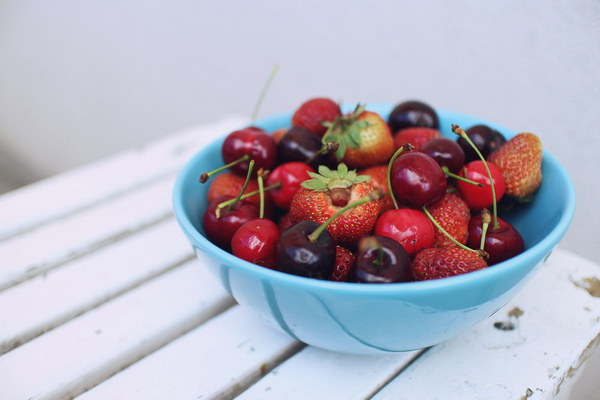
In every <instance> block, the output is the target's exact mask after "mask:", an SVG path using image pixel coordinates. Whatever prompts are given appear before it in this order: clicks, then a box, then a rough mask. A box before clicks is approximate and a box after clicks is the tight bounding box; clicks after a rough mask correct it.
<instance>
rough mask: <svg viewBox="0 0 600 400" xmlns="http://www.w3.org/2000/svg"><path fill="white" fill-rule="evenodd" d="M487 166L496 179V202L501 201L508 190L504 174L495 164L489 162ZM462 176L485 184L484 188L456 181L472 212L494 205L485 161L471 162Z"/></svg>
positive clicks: (464, 169)
mask: <svg viewBox="0 0 600 400" xmlns="http://www.w3.org/2000/svg"><path fill="white" fill-rule="evenodd" d="M487 165H488V167H489V168H490V172H491V173H492V178H494V189H495V191H496V202H498V201H500V199H501V198H502V196H503V195H504V191H505V190H506V184H505V183H504V178H503V177H502V172H500V169H498V167H496V165H495V164H494V163H491V162H489V161H487ZM460 175H461V176H463V177H465V178H467V179H470V180H472V181H475V182H478V183H483V184H484V186H483V187H480V186H476V185H472V184H470V183H467V182H463V181H460V180H457V181H456V186H457V187H458V190H459V192H460V195H461V197H462V198H463V200H464V201H465V202H466V203H467V204H468V205H469V208H470V209H471V210H481V209H483V208H488V207H491V206H492V204H493V197H492V189H491V184H490V178H489V177H488V173H487V171H486V169H485V165H484V164H483V161H480V160H475V161H471V162H470V163H468V164H467V165H465V167H464V168H463V169H462V170H461V172H460Z"/></svg>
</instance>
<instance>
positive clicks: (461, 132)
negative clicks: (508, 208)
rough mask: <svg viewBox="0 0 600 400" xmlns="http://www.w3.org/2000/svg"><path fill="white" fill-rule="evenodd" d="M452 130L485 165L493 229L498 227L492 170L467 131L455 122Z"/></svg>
mask: <svg viewBox="0 0 600 400" xmlns="http://www.w3.org/2000/svg"><path fill="white" fill-rule="evenodd" d="M452 131H453V132H454V133H456V134H457V135H458V136H460V137H461V138H463V139H465V140H466V141H467V143H469V145H470V146H471V147H472V148H473V150H475V153H477V156H478V157H479V159H480V160H481V161H482V162H483V166H484V167H485V170H486V172H487V174H488V177H489V178H490V183H491V186H492V210H493V214H494V229H498V228H499V227H500V225H498V207H497V205H496V188H495V187H494V178H492V171H490V167H489V166H488V164H487V161H486V160H485V157H483V154H481V152H480V151H479V149H478V148H477V146H475V143H473V141H472V140H471V138H470V137H469V135H467V132H465V130H464V129H463V128H461V127H460V126H458V125H455V124H452Z"/></svg>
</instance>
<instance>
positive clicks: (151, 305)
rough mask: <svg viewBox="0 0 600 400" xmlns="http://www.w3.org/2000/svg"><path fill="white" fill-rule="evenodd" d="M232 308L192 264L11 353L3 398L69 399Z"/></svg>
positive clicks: (4, 369)
mask: <svg viewBox="0 0 600 400" xmlns="http://www.w3.org/2000/svg"><path fill="white" fill-rule="evenodd" d="M232 304H233V300H232V299H231V298H230V297H229V296H228V295H227V294H226V292H225V291H224V290H223V289H222V288H221V287H220V285H218V284H217V283H216V281H215V279H214V278H213V277H212V276H211V275H210V274H209V272H208V271H207V269H205V268H201V267H200V266H199V265H198V262H196V261H195V260H194V261H193V262H189V263H187V264H185V265H183V266H181V267H179V268H177V269H175V270H173V271H170V272H168V273H166V274H164V275H161V276H160V277H158V278H157V279H155V280H152V281H150V282H148V283H146V284H144V285H142V286H139V287H138V288H136V289H134V290H132V291H129V292H127V293H126V294H124V295H122V296H120V297H118V298H116V299H114V300H112V301H110V302H108V303H105V304H104V305H102V306H100V307H98V308H96V309H94V310H92V311H90V312H88V313H86V314H84V315H82V316H80V317H78V318H75V319H73V320H71V321H70V322H68V323H66V324H64V325H61V326H60V327H58V328H56V329H54V330H52V331H50V332H47V333H46V334H44V335H42V336H39V337H38V338H36V339H34V340H32V341H30V342H28V343H27V344H25V345H23V346H20V347H18V348H16V349H14V350H12V351H10V352H8V353H6V354H4V355H3V356H2V357H0V377H2V379H0V393H1V394H2V396H1V397H2V398H6V399H32V400H33V399H70V398H72V397H74V396H76V395H78V394H80V393H82V392H84V391H85V390H87V389H89V388H90V387H93V386H95V385H97V384H98V383H100V382H102V381H104V380H106V379H107V378H108V377H110V376H112V375H113V374H115V373H117V372H118V371H120V370H122V369H123V368H125V367H127V366H129V365H131V364H132V363H134V362H135V361H137V360H139V359H140V358H142V357H144V356H145V355H147V354H149V353H152V352H153V351H155V350H156V349H158V348H160V347H162V346H163V345H165V344H166V343H169V342H171V341H172V340H173V339H175V338H176V337H179V336H180V335H182V334H184V333H185V332H188V331H189V330H190V329H192V328H194V327H196V326H198V325H199V324H200V323H202V322H203V321H205V320H207V319H209V318H211V317H212V316H213V315H215V314H217V313H220V312H222V311H223V310H224V309H226V308H227V307H229V306H231V305H232ZM188 351H189V352H190V353H189V354H190V355H192V356H193V351H192V350H190V349H188Z"/></svg>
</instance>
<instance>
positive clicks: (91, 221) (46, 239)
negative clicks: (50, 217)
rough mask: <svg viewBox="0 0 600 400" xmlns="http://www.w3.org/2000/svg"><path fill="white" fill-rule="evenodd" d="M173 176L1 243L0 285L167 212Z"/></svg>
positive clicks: (108, 240) (39, 271)
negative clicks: (0, 266) (0, 265)
mask: <svg viewBox="0 0 600 400" xmlns="http://www.w3.org/2000/svg"><path fill="white" fill-rule="evenodd" d="M173 180H174V176H172V175H171V176H169V177H167V178H163V179H161V180H160V181H158V182H156V183H154V184H152V185H149V186H147V187H143V188H139V189H137V190H135V191H131V192H127V193H125V194H124V195H122V196H119V197H117V198H115V199H113V200H112V201H110V202H103V203H99V204H97V205H96V206H94V207H91V208H88V209H85V210H83V211H81V212H77V213H73V214H71V215H69V216H67V217H64V218H62V219H60V220H57V221H54V222H53V223H50V224H46V225H43V226H41V227H40V228H38V229H35V230H32V231H29V232H27V233H26V234H22V235H18V236H15V237H14V238H12V239H10V240H7V241H4V242H2V243H0V260H2V268H0V290H2V289H5V288H7V287H9V286H11V285H13V284H16V283H19V282H22V281H24V280H25V279H28V278H31V277H33V276H36V275H40V274H42V273H44V272H46V271H48V270H50V269H51V268H53V267H55V266H57V265H59V264H61V263H64V262H66V261H69V260H72V259H74V258H76V257H79V256H81V255H83V254H86V253H88V252H90V251H92V250H94V249H97V248H99V247H101V246H104V245H106V244H108V243H111V242H113V241H115V240H118V239H120V238H122V237H123V236H126V235H128V234H131V233H132V232H135V231H136V230H138V229H141V228H144V227H145V226H148V225H151V224H154V223H156V222H158V221H160V220H161V219H165V218H167V217H169V216H170V215H171V197H170V193H171V189H172V187H173Z"/></svg>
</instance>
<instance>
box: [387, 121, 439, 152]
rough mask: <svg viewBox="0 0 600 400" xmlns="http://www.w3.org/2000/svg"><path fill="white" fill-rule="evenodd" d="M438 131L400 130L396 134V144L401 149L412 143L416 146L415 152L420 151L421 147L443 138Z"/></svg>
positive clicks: (415, 128)
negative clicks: (404, 145)
mask: <svg viewBox="0 0 600 400" xmlns="http://www.w3.org/2000/svg"><path fill="white" fill-rule="evenodd" d="M441 136H442V134H441V133H440V131H438V130H437V129H433V128H425V127H420V126H419V127H417V126H415V127H410V128H404V129H400V130H399V131H398V132H396V133H395V134H394V144H395V146H396V148H397V149H399V148H400V147H401V146H402V145H403V144H405V143H410V144H412V145H413V146H414V150H413V151H420V150H421V147H423V145H424V144H425V143H427V142H428V141H430V140H431V139H435V138H438V137H441Z"/></svg>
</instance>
